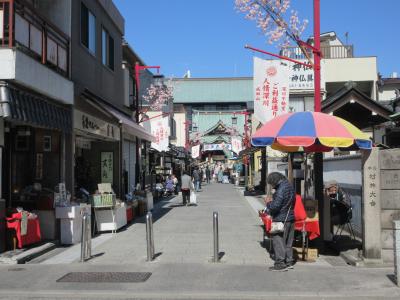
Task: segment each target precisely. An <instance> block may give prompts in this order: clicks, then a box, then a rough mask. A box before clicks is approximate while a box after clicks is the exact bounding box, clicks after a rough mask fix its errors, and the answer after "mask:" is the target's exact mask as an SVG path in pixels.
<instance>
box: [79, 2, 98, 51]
mask: <svg viewBox="0 0 400 300" xmlns="http://www.w3.org/2000/svg"><path fill="white" fill-rule="evenodd" d="M81 42H82V45H84V46H85V47H86V48H88V49H89V51H90V52H91V53H92V54H96V17H95V16H94V15H93V14H92V12H91V11H90V10H89V9H88V8H87V7H86V6H85V4H83V3H81Z"/></svg>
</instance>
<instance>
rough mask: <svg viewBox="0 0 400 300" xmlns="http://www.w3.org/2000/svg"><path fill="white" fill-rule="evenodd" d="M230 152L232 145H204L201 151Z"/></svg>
mask: <svg viewBox="0 0 400 300" xmlns="http://www.w3.org/2000/svg"><path fill="white" fill-rule="evenodd" d="M224 149H225V150H232V145H231V144H225V143H220V144H204V145H203V151H218V150H220V151H222V150H224Z"/></svg>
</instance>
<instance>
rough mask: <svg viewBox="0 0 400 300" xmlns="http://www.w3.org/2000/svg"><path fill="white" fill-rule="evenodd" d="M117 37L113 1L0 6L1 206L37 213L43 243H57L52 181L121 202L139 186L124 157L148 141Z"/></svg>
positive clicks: (35, 0)
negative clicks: (109, 194)
mask: <svg viewBox="0 0 400 300" xmlns="http://www.w3.org/2000/svg"><path fill="white" fill-rule="evenodd" d="M123 35H124V19H123V17H122V16H121V14H120V12H119V11H118V10H117V8H116V7H115V6H114V4H113V2H112V0H95V1H94V0H82V1H75V0H74V1H72V0H53V1H48V0H29V1H28V0H12V1H6V0H1V1H0V149H1V152H0V154H1V155H0V165H1V163H2V166H1V169H2V172H1V173H0V174H1V175H2V176H1V186H0V187H1V188H0V198H5V199H6V205H7V207H16V206H22V207H23V208H24V209H27V210H31V211H32V210H34V211H35V212H37V214H38V215H39V218H40V221H41V230H42V237H43V238H54V237H55V236H56V235H57V231H58V230H57V226H56V222H55V214H54V203H53V191H54V189H55V186H57V185H58V184H59V183H63V182H64V183H65V184H66V189H67V191H68V192H69V193H71V194H72V197H75V198H77V197H78V198H79V195H80V194H78V193H75V192H76V191H78V190H79V189H80V188H83V189H85V190H87V191H88V192H89V193H93V192H94V191H96V190H97V184H98V183H104V182H108V183H111V185H112V187H113V189H114V191H115V192H116V193H117V195H118V196H122V198H123V195H124V194H125V192H126V191H131V189H130V188H129V187H130V186H132V185H133V183H134V182H137V181H138V180H137V179H136V177H137V176H138V172H136V171H135V169H140V162H138V160H137V159H135V160H131V158H130V157H128V159H125V158H126V157H127V155H132V156H137V155H139V156H140V157H146V155H145V153H146V147H145V145H146V144H147V143H148V141H151V140H152V138H153V137H152V136H151V134H150V133H149V132H148V131H147V130H145V129H144V128H143V127H142V126H139V125H138V124H137V122H136V120H135V119H134V118H133V116H134V115H135V111H136V110H137V109H138V107H137V106H136V105H135V103H131V101H130V100H129V97H130V96H131V95H132V90H130V89H129V86H131V85H132V81H129V79H128V81H127V82H124V79H125V73H124V69H123V56H124V55H125V54H126V55H128V54H127V51H126V49H127V48H126V45H125V46H123ZM128 52H129V51H128ZM132 88H133V85H132ZM133 89H134V88H133ZM127 145H128V147H127ZM142 151H143V153H142ZM135 164H136V165H135ZM141 164H142V165H145V164H146V163H145V161H142V162H141ZM76 200H78V201H79V199H76ZM0 210H1V211H2V212H4V211H3V210H2V209H1V207H0ZM0 217H1V216H0ZM0 231H1V230H0ZM0 238H1V237H0ZM0 244H1V245H3V243H0Z"/></svg>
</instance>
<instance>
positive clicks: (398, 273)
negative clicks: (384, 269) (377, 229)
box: [393, 220, 400, 287]
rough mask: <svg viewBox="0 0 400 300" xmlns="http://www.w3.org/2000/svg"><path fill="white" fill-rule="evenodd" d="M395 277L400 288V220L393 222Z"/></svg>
mask: <svg viewBox="0 0 400 300" xmlns="http://www.w3.org/2000/svg"><path fill="white" fill-rule="evenodd" d="M393 243H394V245H393V246H394V247H393V248H394V249H393V250H394V277H395V281H396V283H397V286H399V287H400V220H394V221H393Z"/></svg>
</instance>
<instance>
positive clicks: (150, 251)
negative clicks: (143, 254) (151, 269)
mask: <svg viewBox="0 0 400 300" xmlns="http://www.w3.org/2000/svg"><path fill="white" fill-rule="evenodd" d="M146 241H147V261H152V260H153V259H154V237H153V216H152V214H151V212H148V213H147V215H146Z"/></svg>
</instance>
